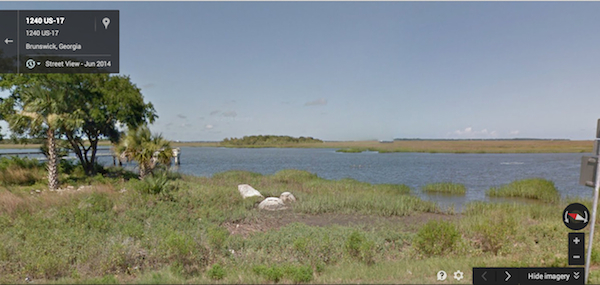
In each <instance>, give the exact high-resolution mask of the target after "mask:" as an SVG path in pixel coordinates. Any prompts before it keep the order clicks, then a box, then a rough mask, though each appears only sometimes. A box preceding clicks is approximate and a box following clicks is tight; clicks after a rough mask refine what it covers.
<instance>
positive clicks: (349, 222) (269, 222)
mask: <svg viewBox="0 0 600 285" xmlns="http://www.w3.org/2000/svg"><path fill="white" fill-rule="evenodd" d="M458 218H460V215H448V214H436V213H415V214H413V215H410V216H405V217H381V216H375V215H361V214H319V215H308V214H302V213H295V212H293V211H292V210H286V211H277V212H261V217H258V218H255V219H253V220H251V221H240V222H227V223H225V224H224V225H223V226H224V227H226V228H227V229H228V230H229V233H231V234H237V235H242V236H248V235H250V234H252V233H255V232H265V231H268V230H271V229H279V228H281V227H284V226H286V225H289V224H291V223H303V224H306V225H309V226H318V227H324V226H330V225H340V226H359V227H364V228H366V229H368V228H373V227H377V226H385V225H386V224H396V225H397V224H400V225H401V226H402V227H403V228H405V229H406V230H408V231H417V230H418V229H419V228H420V227H421V226H422V225H423V224H425V223H426V222H428V221H429V220H440V219H443V220H455V219H458Z"/></svg>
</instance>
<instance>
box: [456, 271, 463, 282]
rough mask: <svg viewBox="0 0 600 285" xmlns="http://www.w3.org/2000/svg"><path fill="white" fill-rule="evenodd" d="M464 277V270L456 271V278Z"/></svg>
mask: <svg viewBox="0 0 600 285" xmlns="http://www.w3.org/2000/svg"><path fill="white" fill-rule="evenodd" d="M463 278H464V274H463V272H462V271H460V270H457V271H456V272H454V279H456V280H458V281H460V280H462V279H463Z"/></svg>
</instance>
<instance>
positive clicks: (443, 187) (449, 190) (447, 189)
mask: <svg viewBox="0 0 600 285" xmlns="http://www.w3.org/2000/svg"><path fill="white" fill-rule="evenodd" d="M421 190H422V191H423V192H425V193H442V194H452V195H465V194H466V193H467V188H466V187H465V185H463V184H457V183H450V182H441V183H429V184H427V185H425V186H423V187H422V188H421Z"/></svg>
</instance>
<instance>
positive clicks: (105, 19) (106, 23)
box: [102, 17, 110, 29]
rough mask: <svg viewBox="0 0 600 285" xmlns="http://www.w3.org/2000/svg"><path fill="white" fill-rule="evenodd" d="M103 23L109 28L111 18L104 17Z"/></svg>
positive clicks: (105, 27)
mask: <svg viewBox="0 0 600 285" xmlns="http://www.w3.org/2000/svg"><path fill="white" fill-rule="evenodd" d="M102 24H104V29H108V25H109V24H110V19H109V18H108V17H106V18H104V19H102Z"/></svg>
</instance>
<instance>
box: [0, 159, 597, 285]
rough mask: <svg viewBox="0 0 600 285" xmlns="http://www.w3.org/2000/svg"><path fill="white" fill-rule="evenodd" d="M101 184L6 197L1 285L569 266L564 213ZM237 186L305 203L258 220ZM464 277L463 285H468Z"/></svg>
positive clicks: (350, 184)
mask: <svg viewBox="0 0 600 285" xmlns="http://www.w3.org/2000/svg"><path fill="white" fill-rule="evenodd" d="M105 173H106V174H105V175H104V176H99V177H93V178H86V179H84V178H78V177H77V171H73V174H72V177H71V179H72V180H71V181H85V183H90V184H92V185H94V187H93V188H92V189H90V190H86V191H73V192H67V193H62V194H58V193H51V192H43V193H42V194H35V195H32V194H29V189H30V188H29V187H30V186H14V185H12V186H10V187H0V240H2V242H1V243H0V283H22V282H23V279H24V276H29V277H30V278H32V279H33V280H34V282H35V283H56V284H82V283H83V284H122V283H137V284H140V283H141V284H163V283H170V284H174V283H193V284H198V283H225V284H232V283H244V284H248V283H255V284H256V283H275V282H278V283H286V284H287V283H327V284H331V283H344V284H347V283H395V284H398V283H420V284H431V283H435V282H436V280H435V272H437V271H438V270H440V268H452V270H461V271H463V272H469V270H471V267H474V266H482V267H486V266H487V267H512V266H561V267H565V266H567V253H566V251H565V250H564V248H563V245H562V244H561V243H557V242H556V241H557V240H561V239H563V238H564V235H565V228H564V225H563V224H562V221H561V219H560V218H556V213H560V212H561V211H562V210H563V209H564V207H565V205H566V204H568V201H562V202H561V203H530V204H518V203H496V204H492V203H483V202H477V203H470V204H468V205H466V207H465V210H464V211H463V213H462V214H457V215H449V214H440V213H439V210H438V209H437V207H435V205H434V204H432V203H429V202H425V201H422V200H420V199H418V198H417V197H415V196H412V195H411V194H410V188H409V187H407V186H405V185H390V184H384V185H372V184H368V183H363V182H358V181H355V180H351V179H342V180H326V179H322V178H320V177H318V176H316V175H314V174H312V173H309V172H306V171H300V170H284V171H280V172H278V173H276V174H274V175H261V174H257V173H251V172H244V171H229V172H225V173H219V174H216V175H214V176H213V177H211V178H206V177H192V176H182V177H170V178H169V179H168V182H167V183H166V184H167V185H168V188H169V190H168V192H169V197H168V199H166V198H165V197H164V196H163V195H161V193H163V190H161V191H146V190H145V189H144V188H138V187H140V186H139V185H140V183H145V182H143V181H137V180H136V178H135V177H136V176H135V174H130V179H129V180H128V179H124V178H123V177H122V176H120V177H113V176H114V175H115V174H116V173H122V170H118V169H111V170H107V171H105ZM161 179H162V178H161ZM36 183H39V182H36ZM242 183H248V184H250V185H252V186H253V187H254V188H256V189H257V190H259V191H261V193H263V194H270V195H271V194H272V195H279V194H280V193H281V192H284V191H290V192H292V193H293V194H294V195H295V196H296V198H298V201H297V202H296V203H295V204H293V206H292V208H291V209H290V210H286V211H282V212H273V213H264V212H261V211H258V210H257V209H256V208H255V202H256V200H251V199H246V200H244V199H242V198H241V197H240V195H239V193H238V192H237V185H238V184H242ZM159 184H162V183H159ZM122 189H124V190H126V191H121V190H122ZM563 202H564V203H563ZM580 202H582V203H583V204H585V205H588V206H590V205H591V202H590V201H580ZM336 219H338V220H342V222H339V221H336ZM344 220H348V221H349V222H343V221H344ZM243 230H245V231H243ZM584 232H585V230H584ZM532 233H534V234H532ZM597 250H600V241H598V240H596V241H594V251H597ZM592 263H593V265H594V266H597V265H599V264H600V255H598V254H596V255H594V256H593V257H592ZM592 273H593V272H592ZM466 277H467V278H465V279H463V280H462V281H461V282H458V283H463V284H471V283H472V280H471V279H470V278H471V277H469V274H466ZM590 282H591V283H598V282H600V275H598V274H592V275H591V280H590Z"/></svg>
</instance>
